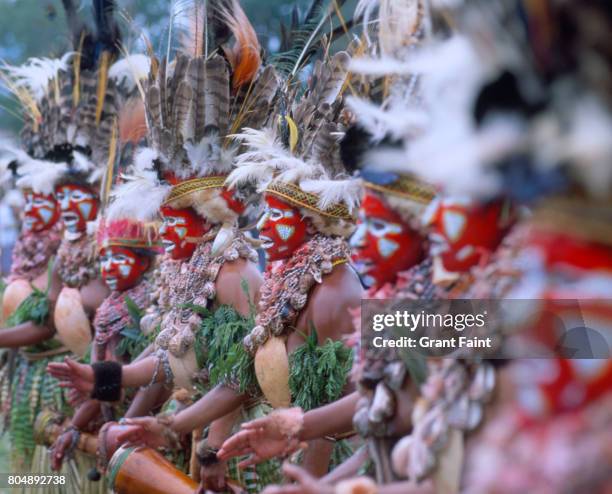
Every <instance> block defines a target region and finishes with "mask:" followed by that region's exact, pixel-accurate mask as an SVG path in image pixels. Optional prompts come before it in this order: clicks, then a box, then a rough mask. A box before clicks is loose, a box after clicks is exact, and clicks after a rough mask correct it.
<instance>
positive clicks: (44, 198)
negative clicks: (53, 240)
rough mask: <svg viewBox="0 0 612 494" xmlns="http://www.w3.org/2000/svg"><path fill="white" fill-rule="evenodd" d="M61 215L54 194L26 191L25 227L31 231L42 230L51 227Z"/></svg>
mask: <svg viewBox="0 0 612 494" xmlns="http://www.w3.org/2000/svg"><path fill="white" fill-rule="evenodd" d="M59 217H60V209H59V204H58V203H57V201H56V200H55V197H53V195H52V194H38V193H36V192H31V191H28V192H26V193H25V208H24V217H23V228H24V229H25V230H26V231H29V232H42V231H43V230H47V229H49V228H51V227H52V226H53V225H55V223H56V222H57V220H58V219H59Z"/></svg>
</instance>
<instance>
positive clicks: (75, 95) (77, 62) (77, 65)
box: [72, 31, 85, 108]
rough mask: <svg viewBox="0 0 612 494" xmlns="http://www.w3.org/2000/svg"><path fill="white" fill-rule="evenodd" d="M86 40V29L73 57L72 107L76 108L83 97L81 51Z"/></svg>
mask: <svg viewBox="0 0 612 494" xmlns="http://www.w3.org/2000/svg"><path fill="white" fill-rule="evenodd" d="M84 42H85V31H83V32H82V33H81V39H80V41H79V49H78V51H77V52H76V53H75V55H74V58H73V59H72V69H73V70H74V85H73V86H72V107H73V108H76V107H77V106H78V104H79V101H80V99H81V52H82V51H83V43H84Z"/></svg>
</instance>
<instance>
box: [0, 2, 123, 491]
mask: <svg viewBox="0 0 612 494" xmlns="http://www.w3.org/2000/svg"><path fill="white" fill-rule="evenodd" d="M69 7H70V6H69ZM107 7H108V6H107V5H106V3H104V2H102V4H100V5H98V9H97V10H96V13H97V16H96V17H97V18H96V21H97V26H98V33H97V36H92V35H91V34H89V33H88V31H87V30H86V29H85V28H84V27H83V26H82V25H81V24H80V23H79V21H78V20H77V19H76V13H75V11H74V10H70V9H69V10H68V12H67V16H68V18H69V21H70V25H71V28H72V29H73V32H72V35H73V36H74V41H75V46H76V47H77V50H76V55H75V53H70V54H67V55H65V56H64V57H63V58H62V59H61V60H47V59H44V60H42V61H41V60H39V61H33V62H31V63H30V65H29V68H28V70H26V71H19V70H9V71H8V72H9V75H8V78H9V79H8V80H9V81H11V82H12V86H11V87H12V88H13V90H14V91H16V92H17V93H18V95H19V96H20V97H21V98H22V99H23V100H24V101H26V102H27V105H26V106H25V111H26V118H25V126H24V129H23V131H22V138H23V143H24V148H25V150H26V151H27V157H24V161H25V162H24V164H23V166H22V167H20V168H21V170H22V173H23V175H24V178H23V181H24V183H28V182H29V183H30V184H36V185H35V186H34V185H33V188H39V189H41V190H43V188H44V190H46V191H53V193H54V197H55V199H56V200H57V202H58V203H59V208H60V211H61V218H62V223H63V225H64V237H63V239H62V241H61V244H60V246H59V249H58V250H57V258H56V259H55V262H54V265H53V268H52V273H51V276H50V284H49V285H48V286H47V289H46V292H44V293H41V292H34V293H33V294H32V295H31V296H30V297H29V298H28V299H27V300H26V301H24V302H23V304H22V305H21V307H20V308H18V309H17V313H20V319H19V320H18V321H15V322H16V323H17V324H16V325H15V326H13V327H11V328H7V329H3V330H2V331H1V332H0V346H2V347H7V346H9V347H24V346H25V347H27V348H26V349H23V350H22V351H21V353H22V356H23V359H22V361H21V364H20V368H19V369H18V372H17V376H16V379H17V381H16V384H17V385H16V386H14V396H13V403H12V415H13V417H14V418H15V420H14V421H13V422H14V425H13V426H11V427H15V428H16V429H15V430H16V431H19V435H20V436H19V437H20V438H21V440H20V441H15V443H14V445H13V447H14V448H20V447H21V448H23V449H24V450H25V452H26V454H27V457H31V455H32V453H33V449H34V443H33V425H34V420H35V418H36V416H37V414H38V412H39V411H40V410H41V409H43V408H48V409H51V410H54V411H55V412H57V413H60V414H64V413H68V412H69V410H70V407H69V406H68V404H67V402H66V396H65V395H64V394H63V393H62V391H61V390H60V388H58V387H57V385H56V383H55V382H54V381H53V380H52V379H49V376H48V374H47V373H46V372H45V369H46V365H47V363H48V362H49V361H53V360H59V359H60V358H63V355H65V354H67V353H68V351H72V352H74V353H76V354H77V355H81V356H82V355H83V354H84V353H85V351H86V349H87V346H88V345H89V342H90V341H91V333H90V322H89V317H90V316H92V315H93V312H94V311H95V309H96V307H97V306H98V305H99V304H100V302H101V301H102V299H103V298H104V297H105V296H106V293H107V292H106V288H105V287H104V286H103V284H102V282H101V280H99V279H98V278H97V277H98V268H97V264H96V261H95V252H94V250H93V249H92V248H91V242H92V239H91V237H90V235H89V234H88V233H87V232H86V227H87V222H88V221H91V220H94V219H95V218H96V214H97V208H98V201H97V193H96V192H95V183H96V182H97V181H98V180H99V178H100V176H101V170H102V169H103V167H104V165H105V164H106V161H107V159H108V149H109V145H110V140H111V139H110V138H111V133H112V122H113V118H114V114H115V113H116V110H117V108H118V107H119V105H120V104H121V97H122V95H123V94H124V93H125V92H129V91H132V90H133V89H134V87H135V86H134V84H133V83H132V82H130V81H129V80H128V79H129V78H126V77H125V73H124V72H121V71H117V70H115V66H114V65H113V66H111V63H112V61H113V57H114V55H113V54H115V53H116V45H115V41H116V35H117V33H116V32H114V31H113V28H112V26H114V24H113V23H112V22H110V19H109V16H112V12H111V11H109V9H108V8H107ZM110 31H113V32H110ZM98 52H99V53H98ZM94 54H96V55H94ZM97 55H99V57H98V56H97ZM25 309H27V310H25ZM24 310H25V311H24ZM20 444H21V445H22V446H20ZM47 469H48V465H47V455H46V453H45V451H44V448H43V447H42V446H37V447H36V454H35V458H34V462H33V463H32V465H31V466H30V467H28V470H29V471H35V472H41V473H44V472H46V471H47ZM75 488H76V487H75ZM83 489H85V487H84V486H83Z"/></svg>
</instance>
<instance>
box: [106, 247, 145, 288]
mask: <svg viewBox="0 0 612 494" xmlns="http://www.w3.org/2000/svg"><path fill="white" fill-rule="evenodd" d="M147 266H148V263H146V262H143V256H141V255H140V254H138V253H136V252H135V251H134V250H132V249H129V248H127V247H119V246H112V247H106V248H104V249H102V251H101V252H100V270H101V272H102V279H103V280H104V282H105V283H106V285H107V286H108V287H109V288H110V289H111V290H119V291H122V290H125V289H127V288H129V287H131V286H134V285H135V284H136V283H137V282H138V280H139V278H140V276H141V275H142V273H143V272H144V271H145V270H146V268H147Z"/></svg>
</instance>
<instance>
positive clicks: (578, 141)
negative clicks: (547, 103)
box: [536, 97, 612, 197]
mask: <svg viewBox="0 0 612 494" xmlns="http://www.w3.org/2000/svg"><path fill="white" fill-rule="evenodd" d="M567 104H568V103H567V102H565V101H564V105H567ZM569 121H570V124H569V126H568V128H567V129H565V128H564V129H563V130H565V132H562V133H559V135H558V141H557V142H552V143H549V146H546V147H545V148H543V147H542V146H536V149H537V150H545V149H547V150H548V151H549V152H553V153H554V154H556V156H554V157H552V158H553V159H551V160H550V161H552V162H554V163H570V164H571V165H572V168H573V170H574V172H575V175H576V176H577V178H578V179H579V180H580V181H581V182H582V185H583V186H585V187H586V189H587V190H588V191H589V192H590V193H591V194H593V195H594V196H598V197H607V196H609V195H610V190H611V187H612V138H611V136H612V117H611V116H610V113H609V112H608V111H606V109H605V106H604V104H603V103H602V102H601V101H598V100H597V99H595V98H594V97H583V98H580V99H578V100H577V101H575V103H574V105H573V107H572V108H571V116H570V118H569Z"/></svg>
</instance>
